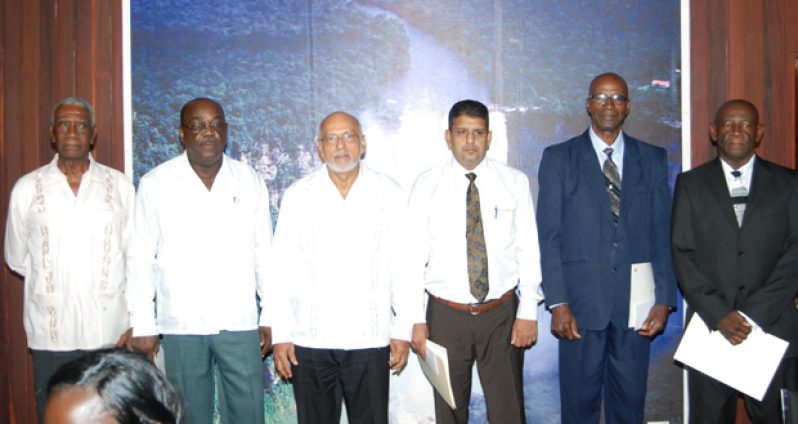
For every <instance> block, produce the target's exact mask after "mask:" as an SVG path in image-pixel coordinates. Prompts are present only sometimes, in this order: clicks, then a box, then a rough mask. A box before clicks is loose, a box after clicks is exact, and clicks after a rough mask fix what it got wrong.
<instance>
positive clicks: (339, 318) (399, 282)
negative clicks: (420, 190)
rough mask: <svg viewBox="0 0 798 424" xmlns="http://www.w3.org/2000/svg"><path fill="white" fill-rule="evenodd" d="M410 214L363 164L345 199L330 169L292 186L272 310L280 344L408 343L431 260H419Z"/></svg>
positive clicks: (393, 189)
mask: <svg viewBox="0 0 798 424" xmlns="http://www.w3.org/2000/svg"><path fill="white" fill-rule="evenodd" d="M408 218H409V216H408V213H407V193H406V192H405V191H404V190H402V189H401V188H400V187H399V185H398V184H397V183H396V182H394V181H393V180H392V179H390V178H389V177H387V176H384V175H382V174H380V173H377V172H375V171H373V170H371V169H369V168H368V167H367V166H366V165H365V164H363V163H361V164H360V171H359V175H358V177H357V179H356V180H355V182H354V184H353V185H352V187H351V188H350V190H349V193H348V194H347V197H346V198H345V199H344V198H342V197H341V194H340V192H339V191H338V189H337V188H336V187H335V185H334V183H333V182H332V180H331V179H330V176H329V174H328V171H327V167H326V166H322V167H321V168H320V169H318V170H316V171H315V172H313V173H312V174H310V175H308V176H306V177H305V178H302V179H301V180H299V181H297V182H295V183H294V184H293V185H292V186H291V187H289V188H288V190H286V192H285V194H284V196H283V200H282V205H281V207H280V215H279V218H278V220H277V229H276V231H275V236H274V251H275V259H274V260H275V269H276V276H275V277H274V278H272V279H270V287H271V289H270V290H268V293H269V295H270V296H269V298H268V299H267V301H268V304H269V305H273V306H272V307H267V308H266V310H267V311H268V313H269V317H270V318H269V320H270V324H271V327H272V341H273V342H274V343H283V342H293V343H294V344H296V345H300V346H304V347H311V348H324V349H365V348H372V347H382V346H386V345H388V343H389V341H390V339H391V338H395V339H402V340H408V341H409V340H410V336H411V332H412V326H413V318H414V316H415V315H416V314H418V313H419V311H421V310H422V309H423V289H422V284H423V266H422V265H419V264H414V263H412V261H411V258H412V256H411V253H412V248H413V246H414V244H413V242H412V239H411V237H412V235H413V234H412V233H411V231H410V227H409V226H408V225H409V219H408ZM394 314H395V315H394Z"/></svg>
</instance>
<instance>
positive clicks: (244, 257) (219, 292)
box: [127, 98, 272, 423]
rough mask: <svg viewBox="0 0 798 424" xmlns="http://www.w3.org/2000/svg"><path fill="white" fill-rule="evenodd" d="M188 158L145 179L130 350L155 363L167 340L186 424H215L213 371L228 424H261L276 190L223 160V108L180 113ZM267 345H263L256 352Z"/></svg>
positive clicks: (133, 272)
mask: <svg viewBox="0 0 798 424" xmlns="http://www.w3.org/2000/svg"><path fill="white" fill-rule="evenodd" d="M179 133H180V141H181V143H182V144H183V147H185V149H186V150H185V152H184V153H183V154H181V155H179V156H177V157H175V158H173V159H171V160H169V161H166V162H164V163H163V164H161V165H159V166H158V167H156V168H155V169H153V170H152V171H150V172H148V173H147V174H146V175H144V177H142V179H141V182H140V183H139V192H138V195H137V196H136V210H135V214H134V224H133V231H132V233H131V235H130V244H129V246H128V285H127V290H128V306H129V308H130V323H131V326H132V327H133V338H132V339H131V341H130V342H129V343H128V347H129V348H130V349H132V350H136V351H140V352H143V353H145V354H147V355H150V356H152V355H154V353H155V351H156V350H157V347H158V334H161V335H163V348H164V365H165V367H166V375H167V376H168V377H169V379H170V380H171V381H172V382H173V383H174V384H175V386H177V388H178V389H179V390H180V392H181V394H182V395H183V398H184V399H185V401H186V404H187V405H186V407H187V409H188V415H189V422H191V423H211V422H212V421H213V415H214V411H213V405H214V398H213V395H214V386H215V384H214V365H215V366H216V369H217V370H218V372H219V379H218V381H219V382H220V383H221V386H222V387H221V390H220V391H219V392H220V394H223V398H222V399H220V401H219V405H220V413H221V418H222V422H225V423H256V422H258V423H262V422H263V363H262V356H263V355H265V354H266V352H268V349H269V347H270V344H271V342H270V339H271V335H270V333H269V331H268V329H267V328H266V327H263V326H261V327H259V326H258V304H257V301H256V295H257V296H259V297H260V298H261V299H263V286H264V276H265V271H266V268H267V266H268V264H267V258H268V255H269V246H270V244H271V236H272V234H271V219H270V217H269V192H268V190H267V188H266V185H265V183H264V182H263V180H262V179H261V178H260V176H259V175H258V174H257V173H256V172H255V170H253V169H252V168H250V167H249V166H247V165H245V164H243V163H241V162H239V161H236V160H233V159H231V158H230V157H228V156H227V155H225V154H224V149H225V146H226V145H227V123H226V122H225V116H224V111H223V110H222V107H221V106H220V105H219V103H217V102H215V101H213V100H211V99H205V98H199V99H194V100H191V101H189V102H188V103H186V104H185V105H184V106H183V109H182V110H181V112H180V130H179ZM259 345H260V347H259Z"/></svg>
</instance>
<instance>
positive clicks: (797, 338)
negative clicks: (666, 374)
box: [673, 100, 798, 423]
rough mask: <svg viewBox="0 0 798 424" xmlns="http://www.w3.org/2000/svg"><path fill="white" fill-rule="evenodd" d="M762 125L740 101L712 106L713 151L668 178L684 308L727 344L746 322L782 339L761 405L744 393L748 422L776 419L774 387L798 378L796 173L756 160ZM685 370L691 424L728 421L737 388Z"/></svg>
mask: <svg viewBox="0 0 798 424" xmlns="http://www.w3.org/2000/svg"><path fill="white" fill-rule="evenodd" d="M763 129H764V128H763V125H762V124H760V123H759V115H758V113H757V110H756V107H754V105H752V104H751V103H749V102H748V101H745V100H730V101H728V102H726V103H724V104H723V105H722V106H721V107H720V109H718V112H717V114H716V115H715V122H714V123H712V124H711V125H710V127H709V135H710V137H711V139H712V141H713V144H715V146H716V147H717V151H718V157H717V158H715V159H714V160H711V161H709V162H707V163H705V164H703V165H701V166H699V167H697V168H695V169H693V170H691V171H688V172H685V173H683V174H681V175H679V177H678V178H677V179H676V194H675V200H674V204H673V261H674V267H675V270H676V275H677V276H678V279H679V283H680V285H681V287H682V291H683V293H684V297H685V299H686V300H687V304H688V305H689V307H690V314H691V315H692V313H693V312H697V313H698V316H699V317H701V319H702V320H703V321H704V322H705V323H706V324H707V326H708V327H709V328H711V329H713V330H718V331H720V332H721V334H723V336H724V337H725V338H726V339H727V340H728V341H729V343H731V344H734V345H736V344H740V343H744V342H745V339H746V337H747V336H748V334H749V333H750V332H751V330H752V327H753V326H754V325H757V326H760V327H762V329H764V330H765V331H766V332H767V333H770V334H773V335H775V336H777V337H780V338H782V339H784V340H787V341H789V343H790V345H789V348H788V349H787V353H786V354H785V357H784V359H783V360H782V363H781V365H780V367H779V369H778V370H777V371H776V375H775V377H774V378H773V381H772V382H771V385H770V387H769V388H768V390H767V392H766V394H765V397H764V399H763V400H762V402H758V401H756V400H755V399H752V398H750V397H748V396H744V399H745V405H746V408H747V409H748V413H749V414H750V415H751V417H752V418H753V421H754V422H755V423H760V422H761V423H778V422H781V419H780V412H779V411H780V404H779V395H778V389H779V388H782V387H788V388H793V389H795V388H796V384H798V383H796V380H798V360H796V356H798V310H796V305H795V303H794V298H795V294H796V292H798V176H796V174H795V172H794V171H792V170H789V169H787V168H783V167H781V166H779V165H776V164H774V163H772V162H768V161H766V160H764V159H761V158H759V157H756V155H755V154H754V151H755V149H756V147H757V146H759V143H760V142H761V141H762V134H763ZM741 365H742V364H741ZM688 376H689V383H688V387H689V391H690V397H689V400H690V422H692V423H729V422H734V420H735V413H736V399H737V396H738V393H737V392H736V391H735V390H734V389H732V388H730V387H728V386H726V385H724V384H722V383H720V382H718V381H716V380H714V379H712V378H710V377H707V376H705V375H704V374H701V373H699V372H697V371H694V370H692V369H690V370H688Z"/></svg>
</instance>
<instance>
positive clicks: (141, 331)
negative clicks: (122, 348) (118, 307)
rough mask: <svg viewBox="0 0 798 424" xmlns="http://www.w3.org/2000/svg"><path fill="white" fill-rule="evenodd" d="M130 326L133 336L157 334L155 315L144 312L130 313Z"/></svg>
mask: <svg viewBox="0 0 798 424" xmlns="http://www.w3.org/2000/svg"><path fill="white" fill-rule="evenodd" d="M130 326H131V327H133V337H144V336H157V335H158V326H157V325H156V323H155V317H154V316H152V315H146V314H133V313H131V314H130Z"/></svg>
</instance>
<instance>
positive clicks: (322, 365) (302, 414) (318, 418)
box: [291, 346, 390, 424]
mask: <svg viewBox="0 0 798 424" xmlns="http://www.w3.org/2000/svg"><path fill="white" fill-rule="evenodd" d="M295 353H296V359H297V362H298V363H299V365H291V372H292V373H293V378H292V380H291V381H292V382H293V385H294V399H296V410H297V419H298V421H299V423H308V424H326V423H335V424H337V423H339V422H341V401H342V400H343V402H345V404H346V416H347V418H348V419H349V423H350V424H371V423H374V424H387V423H388V385H389V379H388V377H389V372H390V368H389V366H388V359H389V357H390V349H389V348H388V346H386V347H380V348H373V349H353V350H344V349H314V348H308V347H302V346H295Z"/></svg>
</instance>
